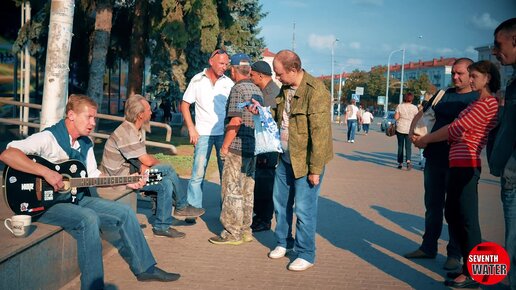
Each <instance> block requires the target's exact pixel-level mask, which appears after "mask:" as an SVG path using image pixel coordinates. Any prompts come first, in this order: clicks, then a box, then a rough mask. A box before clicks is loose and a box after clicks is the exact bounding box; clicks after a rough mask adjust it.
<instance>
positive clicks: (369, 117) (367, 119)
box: [362, 108, 374, 135]
mask: <svg viewBox="0 0 516 290" xmlns="http://www.w3.org/2000/svg"><path fill="white" fill-rule="evenodd" d="M373 120H374V117H373V114H371V112H369V109H367V108H366V109H365V111H364V114H363V115H362V127H363V128H364V133H365V134H366V135H367V133H369V126H370V125H371V123H372V122H373Z"/></svg>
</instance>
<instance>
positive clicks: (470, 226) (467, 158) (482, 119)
mask: <svg viewBox="0 0 516 290" xmlns="http://www.w3.org/2000/svg"><path fill="white" fill-rule="evenodd" d="M468 70H469V75H470V84H471V88H472V89H473V90H474V91H477V92H479V98H478V100H476V101H474V102H473V103H471V104H470V105H469V106H468V107H467V108H466V109H464V110H463V111H462V112H461V113H460V114H459V117H458V118H457V119H456V120H455V121H453V122H452V123H451V124H450V125H448V126H445V127H443V128H441V129H439V130H437V131H435V132H433V133H431V134H428V135H426V136H423V137H421V138H420V139H419V140H417V141H415V142H414V144H416V146H418V147H425V146H426V144H428V143H432V142H437V141H442V140H448V142H449V143H450V155H449V157H450V163H449V166H450V176H449V182H448V185H447V194H448V195H447V198H446V205H445V217H446V221H447V222H448V226H449V227H450V231H452V232H453V233H454V234H455V235H456V236H457V238H458V240H459V245H460V247H461V251H462V256H463V257H464V260H467V257H468V255H469V252H470V251H471V250H472V249H473V248H474V247H475V246H476V245H477V244H479V243H480V242H481V241H482V238H481V234H480V225H479V222H478V180H479V178H480V171H481V164H480V152H482V149H483V148H484V147H485V145H486V143H487V137H488V134H489V131H491V130H492V129H493V128H494V127H495V125H496V122H497V118H496V116H497V112H498V101H497V100H496V98H495V97H493V94H494V93H496V92H497V91H498V90H499V89H500V73H499V72H498V69H497V68H496V66H495V65H494V64H493V63H491V62H489V61H479V62H475V63H473V64H471V65H470V66H469V67H468ZM448 277H449V278H450V280H447V281H445V285H447V286H451V287H455V288H471V287H475V286H477V285H478V283H477V282H476V281H474V280H473V279H472V278H471V277H470V275H469V272H468V268H467V264H466V263H465V261H464V265H463V267H462V271H461V272H459V273H448Z"/></svg>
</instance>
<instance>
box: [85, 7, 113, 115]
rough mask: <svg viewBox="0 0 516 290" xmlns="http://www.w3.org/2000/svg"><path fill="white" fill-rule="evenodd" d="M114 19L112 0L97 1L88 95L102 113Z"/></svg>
mask: <svg viewBox="0 0 516 290" xmlns="http://www.w3.org/2000/svg"><path fill="white" fill-rule="evenodd" d="M112 19H113V6H112V4H111V1H110V0H97V1H96V7H95V31H94V32H93V43H92V49H91V63H90V77H89V79H88V90H87V93H86V94H87V95H88V96H90V97H91V98H92V99H93V100H95V102H96V103H97V105H98V106H99V108H98V110H99V112H101V109H102V99H103V96H104V73H105V71H106V55H107V52H108V48H109V39H110V34H111V27H112V26H113V24H112Z"/></svg>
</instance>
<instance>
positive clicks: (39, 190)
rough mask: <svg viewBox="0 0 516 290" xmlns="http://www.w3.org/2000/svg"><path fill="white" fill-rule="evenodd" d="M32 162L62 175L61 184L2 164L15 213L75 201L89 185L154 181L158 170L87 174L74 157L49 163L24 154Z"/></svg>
mask: <svg viewBox="0 0 516 290" xmlns="http://www.w3.org/2000/svg"><path fill="white" fill-rule="evenodd" d="M28 157H29V158H30V159H32V160H33V161H34V162H35V163H38V164H41V165H43V166H46V167H47V168H50V169H52V170H55V171H57V172H58V173H59V174H61V175H62V176H63V183H64V187H63V188H62V189H61V190H59V191H54V188H53V187H52V186H51V185H50V184H48V183H47V182H46V180H45V179H44V178H43V177H41V176H37V175H33V174H28V173H25V172H21V171H18V170H16V169H14V168H11V167H9V166H6V167H5V169H4V185H3V187H4V198H5V200H6V202H7V205H8V206H9V208H10V209H11V210H12V211H13V212H14V213H15V214H27V215H30V216H37V215H40V214H42V213H44V212H45V211H46V210H47V209H49V208H50V207H51V206H53V205H55V204H57V203H77V194H79V193H82V194H85V195H89V191H88V188H89V187H98V186H115V185H123V184H130V183H136V182H138V181H139V180H140V179H142V178H143V179H145V181H146V184H147V185H149V184H156V183H158V182H159V181H161V179H162V174H161V172H158V171H157V170H153V169H150V170H148V172H146V173H145V174H144V175H129V176H104V177H91V178H90V177H87V171H86V167H85V166H84V164H83V163H82V162H80V161H78V160H73V159H72V160H67V161H64V162H62V163H52V162H50V161H48V160H46V159H44V158H42V157H39V156H32V155H29V156H28Z"/></svg>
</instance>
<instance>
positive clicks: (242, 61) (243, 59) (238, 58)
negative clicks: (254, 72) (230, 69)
mask: <svg viewBox="0 0 516 290" xmlns="http://www.w3.org/2000/svg"><path fill="white" fill-rule="evenodd" d="M231 65H251V58H250V57H249V56H248V55H247V54H245V53H237V54H234V55H233V56H231Z"/></svg>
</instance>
